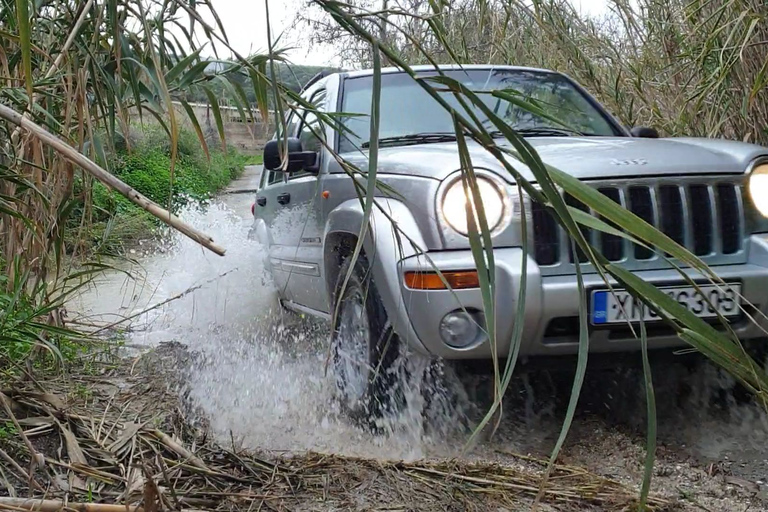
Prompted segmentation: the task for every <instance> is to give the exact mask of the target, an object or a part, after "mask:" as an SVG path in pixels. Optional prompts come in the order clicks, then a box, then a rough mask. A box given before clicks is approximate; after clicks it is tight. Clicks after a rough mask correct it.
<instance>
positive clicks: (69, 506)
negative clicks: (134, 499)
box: [0, 498, 144, 512]
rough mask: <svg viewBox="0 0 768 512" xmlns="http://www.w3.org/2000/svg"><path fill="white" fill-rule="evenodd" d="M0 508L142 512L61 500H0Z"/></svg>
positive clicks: (44, 511)
mask: <svg viewBox="0 0 768 512" xmlns="http://www.w3.org/2000/svg"><path fill="white" fill-rule="evenodd" d="M0 508H9V509H14V510H31V511H32V510H33V511H36V512H59V511H60V510H64V509H66V510H76V511H77V512H144V508H143V507H136V506H133V507H132V506H130V505H115V504H107V503H72V502H69V503H65V502H64V501H61V500H38V499H30V498H0Z"/></svg>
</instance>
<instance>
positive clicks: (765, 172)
mask: <svg viewBox="0 0 768 512" xmlns="http://www.w3.org/2000/svg"><path fill="white" fill-rule="evenodd" d="M749 196H750V197H751V198H752V203H754V205H755V208H757V210H758V211H759V212H760V213H761V214H762V215H763V217H768V164H760V165H757V166H755V168H754V169H753V170H752V173H751V174H750V175H749Z"/></svg>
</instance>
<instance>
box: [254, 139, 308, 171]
mask: <svg viewBox="0 0 768 512" xmlns="http://www.w3.org/2000/svg"><path fill="white" fill-rule="evenodd" d="M283 144H287V149H288V151H287V153H288V164H287V166H286V167H285V168H283V167H282V164H283V160H282V158H281V153H282V152H281V149H282V147H283ZM264 169H266V170H268V171H282V172H287V173H292V172H301V171H306V172H311V173H317V172H318V170H319V168H318V165H317V153H315V152H314V151H304V148H303V147H302V144H301V141H300V140H299V139H297V138H296V137H288V139H283V138H280V139H273V140H270V141H268V142H267V143H266V144H265V145H264Z"/></svg>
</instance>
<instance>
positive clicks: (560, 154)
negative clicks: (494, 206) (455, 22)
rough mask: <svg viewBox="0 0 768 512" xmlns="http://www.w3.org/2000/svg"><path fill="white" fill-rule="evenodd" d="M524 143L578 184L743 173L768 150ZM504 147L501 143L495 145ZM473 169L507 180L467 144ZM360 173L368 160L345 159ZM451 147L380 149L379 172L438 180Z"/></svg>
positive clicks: (455, 159) (697, 142)
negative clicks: (583, 180) (617, 179)
mask: <svg viewBox="0 0 768 512" xmlns="http://www.w3.org/2000/svg"><path fill="white" fill-rule="evenodd" d="M527 140H528V142H529V143H530V144H531V145H532V146H533V147H534V148H535V149H536V150H537V152H538V153H539V155H540V156H541V158H542V160H543V161H544V162H545V163H546V164H548V165H551V166H553V167H556V168H558V169H560V170H562V171H563V172H567V173H569V174H571V175H572V176H574V177H576V178H579V179H602V178H631V177H640V176H659V175H675V176H679V175H696V174H730V173H735V174H738V173H743V172H744V171H745V170H746V168H747V166H748V165H749V163H750V162H751V161H752V160H754V159H755V158H756V157H759V156H763V155H768V148H764V147H761V146H757V145H754V144H747V143H742V142H734V141H726V140H719V139H697V138H673V139H640V138H633V137H537V138H529V139H527ZM497 144H499V145H500V146H507V147H508V145H507V143H506V141H504V142H503V143H502V141H501V140H499V141H497ZM468 146H469V150H470V154H471V156H472V162H473V164H474V165H475V167H482V168H486V169H489V170H494V171H497V172H499V173H500V174H502V175H506V171H505V170H504V168H503V166H501V164H500V163H499V162H498V161H497V160H496V159H495V158H494V157H493V156H492V155H491V154H490V153H488V152H487V151H486V150H485V149H484V148H483V147H482V146H480V145H479V144H477V143H475V142H473V141H468ZM345 157H346V158H347V159H348V160H351V161H353V162H354V163H356V164H357V165H358V166H360V167H362V168H366V167H367V165H368V164H367V155H359V154H358V155H355V156H351V155H345ZM507 160H508V161H509V162H510V163H511V164H512V165H513V166H514V167H515V168H516V169H518V170H519V171H520V172H521V173H522V174H523V176H525V177H526V179H529V180H531V181H533V180H534V177H533V174H532V173H531V172H530V169H528V167H526V166H525V165H523V164H522V163H521V162H520V161H518V160H517V159H515V158H514V157H511V156H509V157H507ZM459 167H460V164H459V154H458V148H457V145H456V143H454V142H449V143H440V144H419V145H412V146H397V147H388V148H381V149H380V150H379V173H383V174H407V175H411V176H413V175H416V176H423V177H428V178H435V179H443V178H445V177H446V176H448V175H449V174H451V173H452V172H454V171H456V170H457V169H459Z"/></svg>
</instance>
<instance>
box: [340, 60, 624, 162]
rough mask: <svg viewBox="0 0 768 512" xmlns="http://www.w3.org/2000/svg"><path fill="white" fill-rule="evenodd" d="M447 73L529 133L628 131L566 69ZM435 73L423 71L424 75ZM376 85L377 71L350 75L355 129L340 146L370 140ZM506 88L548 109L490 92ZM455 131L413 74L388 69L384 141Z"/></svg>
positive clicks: (346, 94)
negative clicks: (566, 74) (565, 74)
mask: <svg viewBox="0 0 768 512" xmlns="http://www.w3.org/2000/svg"><path fill="white" fill-rule="evenodd" d="M444 73H445V74H446V75H447V76H449V77H450V78H453V79H455V80H457V81H459V82H462V83H463V84H464V85H465V86H467V87H468V88H469V89H470V90H472V91H474V92H476V93H480V94H479V96H480V98H481V99H482V100H483V102H484V103H485V104H486V105H487V106H488V108H489V109H491V110H492V111H493V112H494V113H495V114H496V115H498V116H499V117H501V118H502V119H504V121H505V122H507V123H508V124H509V125H510V126H512V127H513V128H514V129H516V130H517V131H519V132H520V133H521V134H522V135H523V136H525V137H547V136H569V135H589V136H607V137H611V136H618V135H622V134H621V133H620V132H619V130H617V128H616V127H615V126H614V124H613V123H612V122H611V121H610V120H609V119H608V118H607V117H606V116H605V114H604V113H603V112H601V111H600V110H599V109H598V108H597V107H596V106H595V105H593V103H592V102H591V101H590V100H589V99H588V98H587V97H586V96H585V95H584V94H583V93H582V92H581V91H580V90H579V89H578V88H577V87H575V86H574V85H573V83H572V82H571V81H570V80H568V79H567V78H565V77H563V76H562V75H559V74H556V73H549V72H545V71H533V70H523V69H509V68H507V69H491V68H489V69H469V70H448V71H445V72H444ZM435 74H436V73H435V72H430V73H429V74H427V73H419V75H420V76H430V75H431V76H434V75H435ZM431 85H432V87H434V88H435V89H437V90H438V91H440V92H439V94H440V95H441V96H442V97H443V98H444V99H445V100H446V101H447V102H448V103H449V104H450V105H451V106H452V107H453V108H455V109H456V110H457V111H459V112H466V110H465V109H464V108H463V107H462V106H461V105H460V104H459V102H458V101H457V99H456V97H455V96H454V95H453V94H452V93H451V92H449V91H447V90H446V87H445V86H443V85H442V84H438V83H435V82H431ZM372 90H373V76H372V75H368V76H361V77H355V78H348V79H346V80H345V81H344V91H343V101H342V108H341V111H342V112H344V113H347V114H355V115H354V116H352V115H350V116H348V117H347V116H345V117H344V123H345V125H346V126H347V127H348V128H349V129H350V130H351V131H352V132H353V133H352V134H348V133H345V134H342V135H341V137H340V142H339V152H341V153H344V152H349V151H355V150H358V149H359V148H362V149H364V148H367V147H368V146H369V145H370V141H369V140H368V139H369V134H370V112H371V97H372ZM501 90H506V91H508V92H509V93H511V94H515V95H517V97H519V98H520V99H522V100H534V101H535V102H536V104H537V105H538V106H539V107H540V108H541V109H542V110H543V111H544V113H545V114H546V115H543V116H542V115H538V114H534V113H532V112H530V111H529V110H526V109H524V108H522V107H520V106H518V105H515V104H513V103H511V102H508V101H506V100H504V99H500V98H496V97H494V96H492V95H491V94H489V92H490V91H501ZM472 110H473V114H474V115H475V116H476V117H477V118H478V119H479V120H480V122H481V123H483V126H484V128H485V129H486V130H488V131H489V132H490V133H491V134H492V135H494V136H500V135H501V134H500V133H499V132H498V131H497V130H496V127H495V126H494V125H493V124H492V123H491V121H490V120H489V119H488V118H487V117H486V116H485V115H484V114H483V113H482V111H481V110H480V109H478V108H476V107H472ZM465 117H466V118H469V116H467V115H465ZM549 117H553V118H555V120H553V119H550V118H549ZM558 121H559V122H558ZM561 123H562V124H561ZM453 132H454V129H453V121H452V120H451V116H450V115H449V114H448V112H446V111H445V109H444V108H443V107H442V106H441V105H440V104H439V103H438V102H437V101H435V99H434V98H432V96H430V95H429V93H427V92H426V91H425V90H424V89H422V87H421V86H420V85H419V84H418V83H416V81H415V80H413V79H412V78H411V77H410V76H409V75H407V74H406V73H402V72H400V73H397V72H396V73H384V74H382V76H381V120H380V126H379V141H380V143H381V144H382V145H385V146H386V145H409V144H419V143H434V142H447V141H450V140H451V134H452V133H453Z"/></svg>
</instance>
